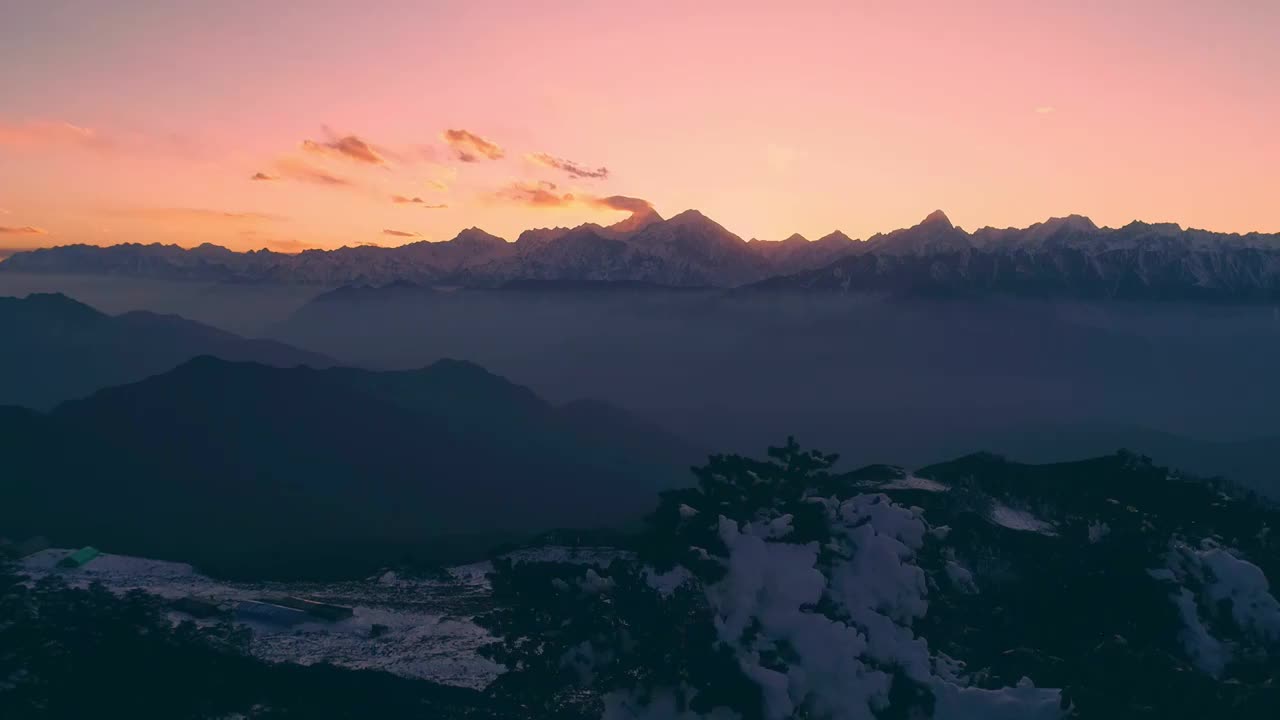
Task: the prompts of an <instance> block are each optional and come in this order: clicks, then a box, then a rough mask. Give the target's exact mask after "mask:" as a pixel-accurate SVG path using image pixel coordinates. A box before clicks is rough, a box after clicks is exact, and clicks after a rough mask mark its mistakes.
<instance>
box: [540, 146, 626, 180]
mask: <svg viewBox="0 0 1280 720" xmlns="http://www.w3.org/2000/svg"><path fill="white" fill-rule="evenodd" d="M525 159H526V160H528V161H529V162H532V163H535V164H538V165H542V166H543V167H549V168H551V169H553V170H560V171H562V172H565V173H567V174H568V175H569V176H571V177H575V178H578V179H584V180H585V179H589V178H593V179H604V178H607V177H609V168H606V167H601V168H596V169H595V170H592V169H591V168H588V167H585V166H583V165H579V164H578V163H576V162H574V161H572V160H565V159H564V158H558V157H556V156H554V155H550V154H548V153H543V152H536V153H530V154H528V155H525Z"/></svg>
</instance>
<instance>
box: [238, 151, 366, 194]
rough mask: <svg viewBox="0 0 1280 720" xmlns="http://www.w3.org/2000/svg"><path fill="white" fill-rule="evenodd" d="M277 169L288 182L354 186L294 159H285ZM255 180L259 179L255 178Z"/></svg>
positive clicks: (344, 179) (278, 163)
mask: <svg viewBox="0 0 1280 720" xmlns="http://www.w3.org/2000/svg"><path fill="white" fill-rule="evenodd" d="M275 167H276V171H277V172H279V173H280V175H279V177H281V178H285V179H288V180H296V181H298V182H304V183H311V184H312V185H327V186H329V187H352V186H353V185H354V183H352V182H351V181H350V180H348V179H346V178H344V177H339V176H337V175H333V174H331V173H329V172H327V171H325V170H321V169H320V168H318V167H314V166H312V165H308V164H307V163H305V162H301V161H299V160H294V159H292V158H284V159H282V160H280V161H278V162H277V163H276V166H275ZM259 174H263V173H259ZM253 179H255V180H256V179H259V178H257V177H256V176H255V177H254V178H253Z"/></svg>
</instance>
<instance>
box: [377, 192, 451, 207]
mask: <svg viewBox="0 0 1280 720" xmlns="http://www.w3.org/2000/svg"><path fill="white" fill-rule="evenodd" d="M391 202H393V203H395V204H397V205H419V206H421V207H424V208H426V209H428V210H443V209H444V208H447V207H449V206H448V205H431V204H430V203H428V202H427V201H426V200H423V199H422V198H420V197H411V198H409V197H405V196H403V195H392V196H391Z"/></svg>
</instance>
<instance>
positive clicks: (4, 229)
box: [0, 225, 49, 235]
mask: <svg viewBox="0 0 1280 720" xmlns="http://www.w3.org/2000/svg"><path fill="white" fill-rule="evenodd" d="M48 234H49V231H48V230H45V229H44V228H38V227H32V226H31V225H23V226H21V227H9V226H5V225H0V235H48Z"/></svg>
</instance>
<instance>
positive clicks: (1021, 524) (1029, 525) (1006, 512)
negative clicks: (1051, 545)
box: [988, 502, 1058, 535]
mask: <svg viewBox="0 0 1280 720" xmlns="http://www.w3.org/2000/svg"><path fill="white" fill-rule="evenodd" d="M988 517H989V519H990V520H991V522H993V523H995V524H997V525H999V526H1001V527H1006V528H1009V529H1010V530H1019V531H1021V532H1033V533H1040V534H1041V535H1057V534H1058V533H1057V531H1056V530H1054V527H1053V524H1052V523H1050V522H1048V521H1045V520H1041V519H1040V518H1038V517H1036V516H1035V515H1032V514H1031V513H1029V512H1027V511H1026V510H1015V509H1014V508H1011V507H1009V506H1008V505H1005V504H1004V503H1000V502H997V503H994V504H993V505H992V506H991V514H990V515H989V516H988Z"/></svg>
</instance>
